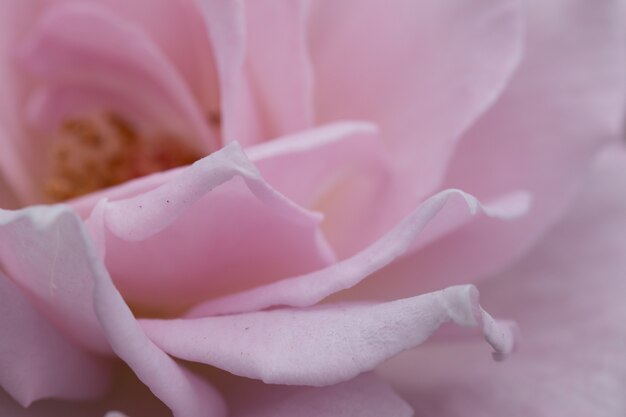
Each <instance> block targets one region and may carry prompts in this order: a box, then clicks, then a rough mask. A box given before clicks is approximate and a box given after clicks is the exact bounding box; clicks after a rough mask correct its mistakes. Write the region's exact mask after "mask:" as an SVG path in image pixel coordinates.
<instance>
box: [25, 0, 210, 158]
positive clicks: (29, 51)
mask: <svg viewBox="0 0 626 417" xmlns="http://www.w3.org/2000/svg"><path fill="white" fill-rule="evenodd" d="M23 61H24V64H25V65H26V68H28V70H29V71H31V72H32V73H33V74H35V75H36V76H38V77H39V78H40V79H42V80H45V81H46V84H47V85H49V86H50V87H49V88H47V89H44V90H41V91H40V93H39V96H37V97H36V101H33V103H32V105H31V108H30V111H31V114H30V117H31V120H33V121H34V122H36V123H38V124H39V127H40V128H42V129H49V128H50V127H51V125H52V126H54V123H58V122H59V119H60V118H61V117H68V116H76V115H77V113H78V114H80V112H85V111H87V112H88V111H90V110H91V111H94V110H108V111H113V112H116V111H118V112H120V113H122V114H124V115H125V116H126V117H130V118H131V119H132V121H133V122H135V123H137V124H139V125H142V126H143V127H146V126H152V128H155V125H156V127H158V128H161V129H163V130H166V131H171V132H173V133H177V134H179V135H180V137H181V138H184V139H186V140H188V141H190V144H191V145H192V146H193V147H195V148H196V149H198V148H199V149H203V150H210V149H216V148H218V147H219V141H218V139H217V138H216V137H215V135H214V134H213V133H212V132H211V131H210V130H209V129H208V126H207V124H206V121H205V118H204V116H203V115H202V113H201V111H200V108H199V106H198V103H197V102H196V101H195V100H194V98H193V96H192V95H191V93H190V90H189V87H188V86H187V85H186V84H185V82H184V80H183V79H182V78H181V76H180V74H178V72H177V71H176V68H175V67H173V65H172V63H171V62H169V61H168V59H167V57H166V56H164V54H163V52H162V51H160V50H159V49H158V47H157V46H156V45H155V44H154V42H153V40H152V39H151V38H149V37H148V36H147V35H146V34H145V33H144V32H142V31H141V30H139V29H138V28H137V27H135V26H134V25H133V24H132V22H127V21H125V20H123V19H122V18H120V17H119V16H116V15H115V14H113V13H112V12H110V11H108V10H107V9H106V8H103V7H101V6H98V5H96V4H93V3H81V4H76V3H69V4H63V5H59V6H56V7H54V8H51V9H50V10H49V11H47V12H46V13H45V15H44V16H43V17H42V18H41V21H40V22H39V24H38V26H37V28H36V30H34V31H33V35H32V38H31V40H30V41H29V43H28V44H27V45H26V47H25V50H24V51H23ZM100 96H101V98H102V100H101V101H102V103H98V98H99V97H100ZM68 97H69V98H68ZM59 103H62V104H64V106H63V107H59ZM97 104H99V105H100V106H99V107H96V108H95V109H94V106H96V105H97ZM129 109H132V111H130V110H129ZM128 113H131V114H128ZM132 116H134V117H132ZM190 129H191V131H190ZM194 139H195V140H194ZM199 141H202V142H199Z"/></svg>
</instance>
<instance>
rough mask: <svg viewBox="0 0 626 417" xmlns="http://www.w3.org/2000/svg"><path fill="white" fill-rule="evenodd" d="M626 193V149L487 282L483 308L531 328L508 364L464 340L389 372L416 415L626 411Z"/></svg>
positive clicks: (405, 360)
mask: <svg viewBox="0 0 626 417" xmlns="http://www.w3.org/2000/svg"><path fill="white" fill-rule="evenodd" d="M625 189H626V150H624V149H623V148H621V149H617V147H612V148H609V149H607V150H606V151H605V152H604V153H603V154H602V155H601V157H600V158H599V159H597V160H596V161H595V165H594V168H593V171H592V175H591V177H590V178H589V180H588V181H587V182H586V184H585V186H584V190H583V191H582V192H581V193H579V194H578V196H577V198H576V199H575V202H574V205H573V206H571V209H570V211H569V213H568V215H567V216H566V217H565V219H563V220H562V221H560V222H559V223H558V224H557V225H556V227H554V228H553V229H552V230H551V231H550V232H549V233H548V234H547V236H546V237H544V239H543V240H542V241H541V242H540V244H539V245H538V246H537V247H536V248H535V249H533V251H532V252H531V253H529V254H528V255H527V256H526V257H525V258H524V259H523V260H521V261H520V262H519V263H517V264H516V265H515V266H514V267H513V268H511V269H509V270H508V271H506V272H503V273H501V274H499V275H497V276H495V277H492V279H490V280H489V281H486V282H485V283H484V284H482V285H481V295H482V296H483V302H485V303H488V305H489V306H490V307H491V306H493V310H494V311H496V312H498V314H505V315H507V316H510V317H515V318H516V320H519V323H520V325H521V327H522V329H523V332H524V343H523V344H521V345H520V348H519V350H518V352H517V353H516V354H515V355H514V356H512V357H511V358H510V360H508V361H506V362H505V363H502V364H498V366H494V365H493V364H491V363H489V361H485V360H483V358H482V357H481V350H480V346H477V344H476V343H471V342H470V341H466V343H463V344H458V345H452V346H447V347H446V346H437V345H432V346H431V347H430V349H429V348H426V347H425V349H423V350H421V351H420V352H417V351H416V352H414V353H410V354H405V355H401V356H399V357H397V358H396V359H393V360H392V361H390V362H389V363H388V364H386V365H384V366H383V367H382V368H381V371H382V373H383V375H384V376H385V377H387V378H388V379H390V380H391V381H392V382H393V384H394V385H395V386H397V387H398V389H399V390H400V392H401V393H402V394H403V395H404V397H405V398H406V399H407V400H408V401H410V402H411V403H412V404H414V405H415V407H416V410H417V411H418V413H417V415H418V416H421V415H424V416H430V415H433V413H434V414H436V415H438V416H442V417H444V416H445V417H469V416H484V415H506V416H511V417H522V416H529V415H551V416H557V415H558V416H563V415H566V416H572V417H587V416H597V417H617V416H621V415H624V412H625V411H626V397H625V396H624V392H626V366H625V362H624V354H625V352H626V329H625V328H624V325H623V323H624V321H626V306H625V304H624V294H626V280H625V279H624V277H625V276H626V257H625V256H624V248H626V193H624V190H625Z"/></svg>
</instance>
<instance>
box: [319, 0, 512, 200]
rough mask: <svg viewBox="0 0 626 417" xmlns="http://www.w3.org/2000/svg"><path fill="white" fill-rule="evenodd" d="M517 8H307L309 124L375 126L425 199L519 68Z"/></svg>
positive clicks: (481, 4)
mask: <svg viewBox="0 0 626 417" xmlns="http://www.w3.org/2000/svg"><path fill="white" fill-rule="evenodd" d="M518 3H519V2H517V1H501V0H480V1H473V2H464V1H460V2H447V1H444V2H437V1H435V2H422V1H412V0H407V1H398V2H392V3H387V2H385V3H380V2H378V1H370V2H363V1H362V0H359V1H357V2H346V1H344V2H332V1H329V2H312V7H311V9H312V13H311V19H310V39H311V40H310V49H311V57H312V60H313V70H314V82H315V98H316V112H317V115H316V116H317V121H318V122H329V121H335V120H338V119H359V120H370V121H372V122H374V123H376V124H377V125H379V126H380V128H381V132H382V136H383V137H384V139H385V141H387V143H388V144H389V147H390V150H391V151H392V153H393V155H394V160H395V163H396V164H397V165H398V166H399V167H400V168H401V169H402V170H403V172H404V173H405V174H406V175H407V176H409V177H410V178H413V179H414V184H413V187H412V189H413V190H414V191H415V193H416V194H418V195H420V196H424V195H428V194H431V193H432V192H433V191H434V190H435V187H437V186H438V185H439V182H440V181H441V179H442V177H443V175H444V174H445V169H446V166H447V162H448V159H449V158H450V156H451V154H452V152H453V150H454V148H455V144H456V141H457V140H458V139H459V137H460V135H461V134H462V133H463V132H464V131H465V130H466V129H467V128H468V127H469V126H470V125H471V124H472V123H473V122H474V121H475V120H476V118H477V117H478V116H480V115H481V114H482V113H483V112H484V111H485V109H486V108H487V107H488V106H490V105H491V104H493V102H494V101H495V100H496V99H497V97H498V96H499V94H500V93H501V91H502V89H503V87H504V86H505V85H506V82H507V81H508V79H509V77H510V76H511V74H512V72H513V70H514V69H515V67H516V65H517V63H518V61H519V58H520V53H521V50H522V25H521V23H522V15H521V11H520V10H519V7H518V6H519V4H518Z"/></svg>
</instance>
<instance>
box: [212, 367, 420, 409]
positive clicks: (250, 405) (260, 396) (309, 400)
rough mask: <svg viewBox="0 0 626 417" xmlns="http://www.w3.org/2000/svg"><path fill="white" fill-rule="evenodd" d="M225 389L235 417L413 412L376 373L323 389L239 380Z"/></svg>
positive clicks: (233, 381)
mask: <svg viewBox="0 0 626 417" xmlns="http://www.w3.org/2000/svg"><path fill="white" fill-rule="evenodd" d="M224 379H227V381H228V383H227V384H228V385H227V386H226V387H225V388H224V391H225V395H226V398H227V400H229V404H231V405H232V410H231V417H293V416H298V417H337V416H359V417H380V416H385V417H410V416H411V415H413V410H412V409H411V408H410V407H408V406H407V405H406V403H405V402H404V401H403V400H402V399H401V398H400V397H398V396H397V395H396V394H395V393H394V392H393V390H392V389H391V388H390V387H389V386H388V385H387V384H386V383H385V382H383V381H382V380H381V379H380V378H378V377H377V376H375V375H374V374H371V373H367V374H363V375H361V376H358V377H356V378H354V379H351V380H350V381H347V382H343V383H341V384H337V385H332V386H328V387H322V388H312V387H294V386H280V385H267V384H263V383H261V382H258V381H253V380H249V379H244V378H237V377H230V378H228V377H220V380H222V381H223V380H224Z"/></svg>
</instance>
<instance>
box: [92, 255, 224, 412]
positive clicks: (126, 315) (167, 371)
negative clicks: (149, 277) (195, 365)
mask: <svg viewBox="0 0 626 417" xmlns="http://www.w3.org/2000/svg"><path fill="white" fill-rule="evenodd" d="M94 302H95V308H96V312H97V314H98V318H99V319H100V323H101V324H102V326H103V328H104V331H105V332H106V335H107V338H108V340H109V342H110V343H111V346H112V347H113V350H114V351H115V353H116V354H117V355H118V356H119V357H120V358H122V359H123V360H124V362H126V363H127V364H128V365H129V366H130V367H131V369H132V370H133V372H135V374H136V375H137V377H138V378H139V379H140V380H141V381H142V382H143V383H145V384H146V385H147V386H148V387H149V388H150V390H151V391H152V392H153V393H154V394H155V395H156V396H157V397H158V398H159V399H160V400H161V401H163V402H164V403H165V404H166V405H167V406H168V407H170V408H171V409H172V412H173V414H174V416H176V417H196V416H197V417H201V416H206V415H211V416H216V417H220V416H225V414H226V408H225V404H224V402H223V400H222V398H221V396H220V394H219V393H218V392H217V391H216V390H215V389H214V388H213V387H212V386H211V385H210V384H209V382H208V381H204V380H203V379H201V378H199V377H198V376H196V375H194V374H193V373H191V372H190V371H188V370H186V369H185V368H184V367H182V366H180V365H179V364H178V363H176V362H175V361H174V360H173V359H172V358H170V357H169V356H168V355H167V354H165V353H164V352H163V351H162V350H161V349H159V348H158V347H157V346H155V345H154V343H152V342H151V341H150V339H148V338H147V337H146V335H145V334H144V333H143V331H142V330H141V328H140V327H139V325H138V324H137V321H136V320H135V318H134V317H133V314H132V313H131V311H130V309H129V308H128V306H127V305H126V303H125V302H124V300H123V299H122V296H121V295H120V293H119V292H118V291H117V289H116V288H115V286H114V285H113V283H112V282H111V279H110V277H109V276H108V273H107V272H106V270H105V269H104V267H103V266H100V268H99V270H98V271H97V276H96V285H95V292H94Z"/></svg>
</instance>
